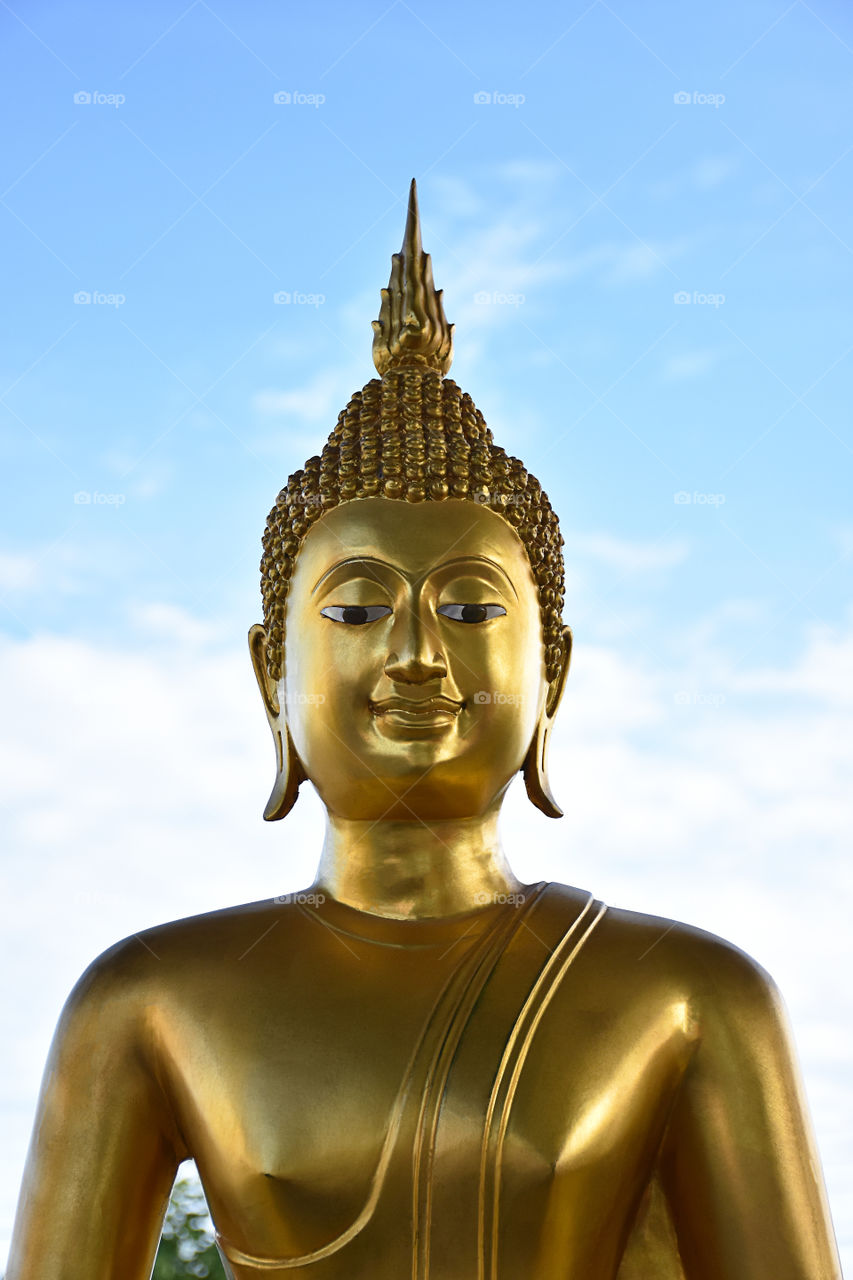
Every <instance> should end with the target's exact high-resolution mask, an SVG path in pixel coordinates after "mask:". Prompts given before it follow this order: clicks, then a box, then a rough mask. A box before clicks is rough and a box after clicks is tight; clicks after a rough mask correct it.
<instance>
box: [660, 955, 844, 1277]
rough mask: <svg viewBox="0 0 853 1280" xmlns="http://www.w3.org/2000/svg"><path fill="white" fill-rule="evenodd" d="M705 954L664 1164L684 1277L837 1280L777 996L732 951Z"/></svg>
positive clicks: (819, 1184)
mask: <svg viewBox="0 0 853 1280" xmlns="http://www.w3.org/2000/svg"><path fill="white" fill-rule="evenodd" d="M706 960H708V961H709V963H706V964H705V965H703V969H704V972H703V975H702V978H701V980H700V988H701V991H702V994H701V995H700V997H699V999H698V1000H697V1008H696V1014H697V1019H698V1032H699V1040H698V1044H697V1047H696V1050H695V1053H694V1056H693V1059H692V1061H691V1063H690V1065H689V1067H688V1069H687V1072H686V1075H685V1078H684V1081H683V1084H682V1089H681V1092H680V1095H679V1098H678V1100H677V1102H676V1105H675V1108H674V1111H673V1114H672V1117H671V1122H670V1126H669V1130H668V1135H667V1140H666V1145H665V1149H664V1153H663V1164H662V1174H663V1179H664V1185H665V1188H666V1193H667V1198H668V1200H669V1202H670V1207H671V1211H672V1217H673V1222H674V1225H675V1229H676V1232H677V1235H678V1242H679V1248H680V1252H681V1256H682V1260H683V1263H684V1271H685V1275H686V1277H687V1280H720V1278H721V1277H723V1276H725V1277H726V1280H841V1268H840V1265H839V1261H838V1256H837V1253H836V1249H835V1241H834V1237H833V1231H832V1225H831V1221H830V1217H829V1210H828V1206H827V1201H826V1194H825V1191H824V1187H823V1180H822V1175H821V1170H820V1164H819V1161H818V1156H817V1152H816V1149H815V1144H814V1140H813V1137H812V1132H811V1125H810V1121H809V1116H808V1112H807V1108H806V1103H805V1098H804V1095H803V1090H802V1085H801V1083H800V1078H799V1071H798V1067H797V1063H796V1059H795V1056H794V1050H793V1046H792V1043H791V1039H790V1036H789V1032H788V1025H787V1018H786V1015H785V1010H784V1006H783V1005H782V1001H781V998H780V997H779V994H778V992H777V990H776V988H775V986H774V984H773V982H772V980H771V979H770V978H769V977H768V975H767V974H766V973H765V972H764V971H763V970H762V969H761V968H760V967H759V966H758V965H756V964H755V963H754V962H753V961H751V960H749V959H748V958H747V957H746V956H744V955H743V954H742V953H741V952H739V951H737V950H736V949H735V948H729V947H721V948H720V949H719V950H718V951H716V952H714V953H711V954H709V956H708V957H706Z"/></svg>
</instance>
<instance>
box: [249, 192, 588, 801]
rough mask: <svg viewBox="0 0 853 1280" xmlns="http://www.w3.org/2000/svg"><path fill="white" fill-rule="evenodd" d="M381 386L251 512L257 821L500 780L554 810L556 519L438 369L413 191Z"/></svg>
mask: <svg viewBox="0 0 853 1280" xmlns="http://www.w3.org/2000/svg"><path fill="white" fill-rule="evenodd" d="M373 329H374V340H373V358H374V363H375V365H376V368H377V371H378V373H379V377H378V378H374V379H373V380H372V381H370V382H368V384H367V386H365V387H364V388H363V389H362V390H361V391H358V392H356V393H355V395H354V396H353V397H352V399H351V400H350V402H349V404H348V405H347V407H346V408H345V409H344V410H342V411H341V413H340V415H339V417H338V421H337V424H336V426H335V428H334V430H333V431H332V433H331V435H330V436H329V438H328V440H327V442H326V444H325V446H324V447H323V450H322V453H321V454H320V455H319V456H316V457H313V458H309V459H308V461H307V462H306V463H305V465H304V467H303V468H302V469H301V470H299V471H296V472H294V473H293V474H292V475H291V476H290V477H289V479H288V482H287V485H286V486H285V487H284V488H283V489H282V491H281V493H280V494H279V495H278V499H277V501H276V504H275V506H274V507H273V509H272V511H271V512H270V514H269V516H268V518H267V525H266V530H265V532H264V538H263V547H264V550H263V558H262V561H261V580H262V593H263V604H264V622H263V625H261V624H257V625H255V626H254V627H252V629H251V631H250V633H249V644H250V651H251V655H252V662H253V666H254V669H255V675H256V677H257V680H258V685H259V687H260V690H261V695H262V698H263V702H264V707H265V710H266V714H267V718H268V721H269V724H270V728H271V730H272V734H273V739H274V742H275V746H276V779H275V784H274V786H273V790H272V794H271V795H270V798H269V801H268V803H267V806H266V810H265V812H264V817H265V818H266V819H268V820H270V821H272V820H276V819H279V818H283V817H284V816H285V815H286V814H287V813H288V812H289V811H290V809H291V808H292V806H293V804H294V802H295V800H296V796H297V793H298V790H299V786H300V784H301V783H302V782H303V781H305V780H306V779H310V780H311V782H312V784H313V785H314V787H315V788H316V790H317V792H318V793H319V795H320V798H321V799H322V801H323V803H324V804H325V805H326V808H327V809H328V811H329V812H330V813H335V814H338V815H339V816H341V817H346V818H354V819H365V820H370V821H373V822H375V821H379V820H381V819H383V818H391V819H395V820H409V819H411V820H418V821H421V822H429V821H431V820H439V819H443V818H476V817H477V816H482V815H484V814H486V813H487V812H488V811H490V810H492V809H493V808H494V807H495V806H499V805H500V803H501V801H502V799H503V796H504V793H505V792H506V790H507V788H508V786H509V784H510V783H511V781H512V779H513V777H514V776H515V774H516V773H518V772H519V770H521V771H522V772H523V775H524V780H525V785H526V789H527V794H528V796H529V797H530V799H531V801H532V802H533V804H535V805H536V806H537V807H538V808H539V809H541V810H542V812H544V813H545V814H547V815H548V816H550V817H560V816H561V810H560V809H559V807H558V806H557V804H556V801H555V800H554V798H553V796H552V795H551V791H550V788H549V785H548V780H547V772H546V747H547V741H548V735H549V732H550V729H551V726H552V724H553V720H554V716H555V714H556V711H557V707H558V705H559V702H560V698H561V696H562V691H563V686H564V683H565V678H566V675H567V672H568V668H569V660H570V656H571V632H570V630H569V628H568V627H565V626H563V623H562V605H563V584H564V574H563V557H562V551H561V547H562V545H563V539H562V536H561V534H560V530H559V525H558V522H557V517H556V515H555V514H554V512H553V511H552V509H551V506H550V504H549V502H548V497H547V495H546V494H545V492H544V491H543V489H542V487H541V485H540V484H539V482H538V481H537V480H536V479H535V478H534V477H533V476H532V475H530V474H529V473H528V471H527V470H526V469H525V467H524V465H523V464H522V463H521V462H520V461H519V460H518V459H517V458H514V457H510V456H508V455H507V454H506V453H505V452H504V450H503V449H501V448H500V447H499V446H498V445H496V444H495V443H494V441H493V438H492V434H491V432H490V431H489V428H488V427H487V426H486V423H485V421H484V419H483V416H482V414H481V413H480V411H479V410H478V409H477V408H476V406H475V405H474V403H473V401H472V400H471V398H470V396H469V395H467V394H466V393H464V392H462V391H461V390H460V388H459V387H458V386H457V385H456V383H455V382H453V381H452V380H451V379H449V378H447V377H446V376H445V375H446V374H447V372H448V370H449V368H450V363H451V359H452V349H453V326H452V325H448V323H447V321H446V319H445V316H444V309H443V306H442V300H441V291H438V292H437V291H436V290H435V288H434V286H433V278H432V267H431V263H430V259H429V256H428V255H427V254H425V253H424V252H423V250H422V246H421V233H420V223H419V216H418V206H417V192H416V188H415V183H414V182H412V186H411V192H410V196H409V209H408V218H407V222H406V230H405V235H404V240H403V247H402V249H401V252H400V253H399V254H394V255H393V258H392V270H391V279H390V282H389V285H388V288H387V289H383V290H382V304H381V309H380V316H379V319H378V320H376V321H374V322H373Z"/></svg>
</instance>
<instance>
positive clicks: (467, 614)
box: [438, 604, 506, 622]
mask: <svg viewBox="0 0 853 1280" xmlns="http://www.w3.org/2000/svg"><path fill="white" fill-rule="evenodd" d="M438 612H439V613H441V614H443V615H444V617H445V618H452V619H453V621H454V622H488V620H489V618H499V617H500V615H501V614H502V613H506V609H505V608H504V607H503V605H502V604H440V605H439V606H438Z"/></svg>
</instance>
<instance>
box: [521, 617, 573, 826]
mask: <svg viewBox="0 0 853 1280" xmlns="http://www.w3.org/2000/svg"><path fill="white" fill-rule="evenodd" d="M560 644H561V646H562V648H563V659H562V662H561V663H560V673H559V675H557V676H555V678H554V679H553V680H552V681H551V683H550V684H549V685H548V692H547V694H546V696H545V705H544V707H543V708H542V714H541V716H540V717H539V721H538V723H537V725H536V730H535V732H534V734H533V741H532V742H531V743H530V747H529V749H528V752H527V755H526V756H525V758H524V764H523V765H522V771H523V773H524V785H525V787H526V788H527V795H528V798H529V799H530V801H531V803H532V804H535V805H536V808H537V809H541V811H542V812H543V813H544V814H545V815H546V816H547V817H549V818H562V816H563V810H562V809H561V808H560V806H559V805H558V804H557V801H556V800H555V799H554V797H553V795H552V794H551V787H550V785H549V782H548V759H547V751H548V736H549V734H550V732H551V726H552V725H553V723H554V718H555V717H556V715H557V709H558V708H559V705H560V700H561V699H562V696H563V690H564V689H565V687H566V676H567V675H568V674H569V665H570V663H571V659H572V629H571V627H563V630H562V634H561V637H560Z"/></svg>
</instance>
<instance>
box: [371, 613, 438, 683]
mask: <svg viewBox="0 0 853 1280" xmlns="http://www.w3.org/2000/svg"><path fill="white" fill-rule="evenodd" d="M401 622H402V619H401ZM404 626H405V629H404V630H402V628H401V629H398V628H395V634H394V635H393V636H392V639H393V640H395V641H396V643H397V648H395V649H391V650H390V651H389V653H388V657H387V659H386V661H385V674H386V676H388V678H389V680H395V681H398V682H399V683H400V684H426V682H427V681H428V680H440V679H442V678H443V677H444V676H446V675H447V663H446V662H445V660H444V657H443V656H442V654H441V653H440V651H439V650H438V649H437V648H436V646H435V641H436V636H435V634H434V633H432V632H431V630H430V628H429V627H428V626H425V625H424V623H423V622H422V621H421V620H420V619H418V618H417V617H416V615H415V613H414V611H411V612H410V613H409V616H408V618H407V619H406V622H405V624H404ZM401 631H402V634H401Z"/></svg>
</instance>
